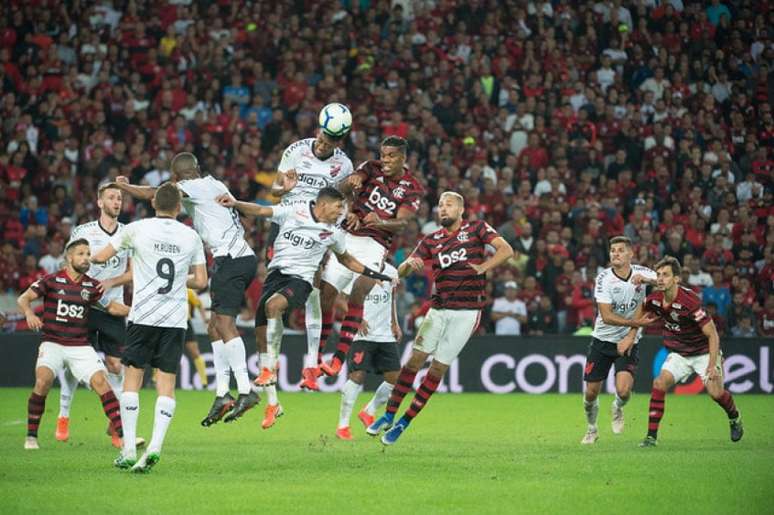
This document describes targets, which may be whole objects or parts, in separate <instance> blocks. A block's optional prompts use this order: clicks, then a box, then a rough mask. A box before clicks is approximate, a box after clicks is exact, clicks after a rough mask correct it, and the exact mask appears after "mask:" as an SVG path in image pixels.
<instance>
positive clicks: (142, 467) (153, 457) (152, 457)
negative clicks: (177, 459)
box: [131, 452, 161, 474]
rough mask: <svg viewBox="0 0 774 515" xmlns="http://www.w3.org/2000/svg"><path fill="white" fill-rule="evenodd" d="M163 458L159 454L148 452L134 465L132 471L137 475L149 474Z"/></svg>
mask: <svg viewBox="0 0 774 515" xmlns="http://www.w3.org/2000/svg"><path fill="white" fill-rule="evenodd" d="M159 459H161V456H160V455H159V453H157V452H146V453H145V454H143V455H142V457H141V458H140V459H139V460H138V461H137V463H135V464H134V466H133V467H132V469H131V471H132V472H134V473H135V474H147V473H148V472H150V471H151V469H152V468H153V466H154V465H155V464H156V463H158V462H159Z"/></svg>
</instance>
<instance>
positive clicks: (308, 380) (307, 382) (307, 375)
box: [299, 367, 320, 392]
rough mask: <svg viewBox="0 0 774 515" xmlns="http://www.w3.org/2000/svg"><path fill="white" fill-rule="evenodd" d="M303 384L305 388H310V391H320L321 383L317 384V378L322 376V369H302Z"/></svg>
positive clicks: (302, 386)
mask: <svg viewBox="0 0 774 515" xmlns="http://www.w3.org/2000/svg"><path fill="white" fill-rule="evenodd" d="M301 377H302V380H301V384H300V385H299V386H300V387H301V389H303V390H309V391H310V392H319V391H320V385H319V384H317V378H318V377H320V369H319V368H317V367H314V368H305V369H303V370H302V371H301Z"/></svg>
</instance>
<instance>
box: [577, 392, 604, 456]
mask: <svg viewBox="0 0 774 515" xmlns="http://www.w3.org/2000/svg"><path fill="white" fill-rule="evenodd" d="M601 388H602V382H601V381H589V382H587V383H586V391H585V392H584V394H583V412H584V413H585V415H586V434H584V435H583V438H582V439H581V443H582V444H583V445H591V444H594V443H596V441H597V440H599V431H598V429H597V416H598V415H599V391H600V390H601Z"/></svg>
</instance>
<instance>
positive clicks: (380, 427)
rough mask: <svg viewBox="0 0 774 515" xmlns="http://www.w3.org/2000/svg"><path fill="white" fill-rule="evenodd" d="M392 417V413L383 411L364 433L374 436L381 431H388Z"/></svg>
mask: <svg viewBox="0 0 774 515" xmlns="http://www.w3.org/2000/svg"><path fill="white" fill-rule="evenodd" d="M392 417H393V415H391V414H389V413H385V414H384V415H382V416H381V417H379V418H378V419H376V421H375V422H372V423H371V425H370V426H368V427H367V428H366V433H368V434H369V435H371V436H376V435H378V434H379V433H381V432H382V431H389V430H390V429H391V428H392Z"/></svg>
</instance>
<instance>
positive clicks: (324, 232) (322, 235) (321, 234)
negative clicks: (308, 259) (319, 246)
mask: <svg viewBox="0 0 774 515" xmlns="http://www.w3.org/2000/svg"><path fill="white" fill-rule="evenodd" d="M332 235H333V233H332V232H331V231H323V232H321V233H320V234H319V236H320V239H321V240H324V239H326V238H327V237H328V236H332Z"/></svg>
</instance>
